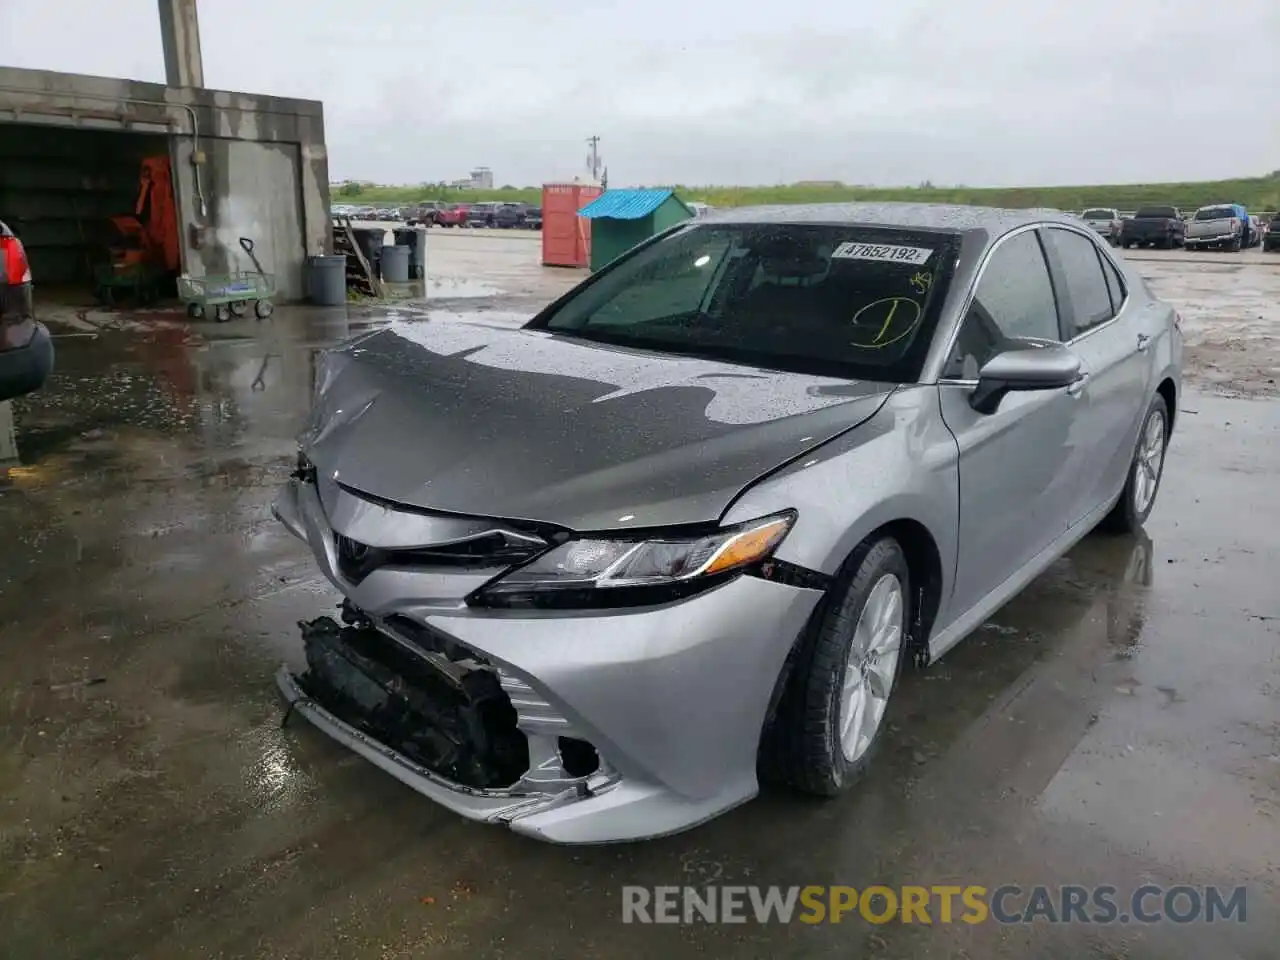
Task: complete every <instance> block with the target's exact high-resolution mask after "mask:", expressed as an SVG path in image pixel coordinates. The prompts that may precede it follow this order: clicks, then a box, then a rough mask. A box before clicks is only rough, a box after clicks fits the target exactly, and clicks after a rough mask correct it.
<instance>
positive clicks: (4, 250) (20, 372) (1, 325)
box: [0, 221, 53, 401]
mask: <svg viewBox="0 0 1280 960" xmlns="http://www.w3.org/2000/svg"><path fill="white" fill-rule="evenodd" d="M52 369H53V341H52V340H50V338H49V331H48V330H46V329H45V327H44V324H42V323H40V322H38V321H37V320H36V318H35V310H34V308H33V307H32V296H31V264H30V262H29V261H28V260H27V252H26V250H25V248H24V247H23V246H22V241H21V240H19V239H18V237H17V235H16V234H14V232H13V231H12V230H10V229H9V227H8V225H7V224H5V223H4V221H0V401H3V400H12V399H13V398H14V397H21V396H23V395H25V394H28V393H31V392H33V391H35V390H39V389H40V388H41V387H42V386H44V382H45V380H47V379H48V377H49V371H51V370H52Z"/></svg>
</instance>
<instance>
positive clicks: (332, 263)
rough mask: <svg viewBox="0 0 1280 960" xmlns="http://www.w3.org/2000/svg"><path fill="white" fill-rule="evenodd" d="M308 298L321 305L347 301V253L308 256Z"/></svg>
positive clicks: (332, 304) (327, 305)
mask: <svg viewBox="0 0 1280 960" xmlns="http://www.w3.org/2000/svg"><path fill="white" fill-rule="evenodd" d="M307 299H309V300H310V301H311V302H312V303H314V304H316V305H317V306H321V307H336V306H338V305H339V304H343V303H346V302H347V258H346V255H345V254H341V253H340V254H336V255H334V256H318V257H307Z"/></svg>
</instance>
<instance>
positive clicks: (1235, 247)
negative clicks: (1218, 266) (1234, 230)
mask: <svg viewBox="0 0 1280 960" xmlns="http://www.w3.org/2000/svg"><path fill="white" fill-rule="evenodd" d="M1240 247H1241V243H1240V238H1239V237H1236V238H1235V239H1234V240H1232V241H1231V245H1230V246H1229V247H1227V249H1228V250H1230V251H1231V252H1232V253H1239V252H1240Z"/></svg>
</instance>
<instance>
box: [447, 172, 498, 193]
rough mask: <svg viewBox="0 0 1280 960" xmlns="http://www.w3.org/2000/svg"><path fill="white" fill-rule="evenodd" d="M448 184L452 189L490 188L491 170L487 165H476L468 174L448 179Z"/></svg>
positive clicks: (491, 182)
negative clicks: (455, 178)
mask: <svg viewBox="0 0 1280 960" xmlns="http://www.w3.org/2000/svg"><path fill="white" fill-rule="evenodd" d="M448 186H449V187H451V188H452V189H454V190H492V189H493V171H492V170H490V169H489V168H488V167H476V168H475V169H474V170H472V171H471V175H470V176H468V177H463V178H462V179H461V180H450V181H449V183H448Z"/></svg>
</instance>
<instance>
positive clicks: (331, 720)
mask: <svg viewBox="0 0 1280 960" xmlns="http://www.w3.org/2000/svg"><path fill="white" fill-rule="evenodd" d="M275 513H276V515H277V517H279V518H280V520H281V521H282V522H283V523H284V524H285V525H286V526H287V527H288V528H289V529H290V530H291V531H293V532H294V533H295V534H297V535H298V536H300V537H302V539H304V540H305V541H306V542H307V543H308V544H310V546H311V547H312V551H313V553H314V554H315V555H316V559H317V562H318V563H319V565H320V567H321V569H322V570H323V572H324V573H325V575H326V576H327V577H328V578H329V579H330V580H331V581H332V582H333V583H334V585H335V586H337V587H338V588H339V589H340V590H341V591H342V592H343V593H344V594H345V595H346V596H347V597H348V599H349V600H350V601H351V602H352V604H354V605H355V606H356V607H358V608H359V609H360V610H362V611H364V612H365V613H367V614H368V615H369V616H370V617H371V618H373V619H374V621H375V622H378V623H380V624H383V625H385V624H387V623H388V621H390V622H391V623H392V624H395V623H397V622H399V623H404V622H408V621H411V622H412V623H414V624H418V625H421V626H422V627H425V628H427V629H429V630H431V631H433V632H434V633H435V634H437V635H441V636H444V637H447V638H448V639H449V641H450V642H452V643H457V644H459V645H461V646H463V647H465V648H466V649H468V650H471V651H474V652H475V653H476V654H477V655H478V656H479V657H480V658H483V660H484V661H485V662H486V663H488V664H490V665H491V667H492V669H494V670H495V671H496V672H497V674H498V676H499V679H500V682H501V685H502V688H503V690H504V691H505V692H506V693H507V695H508V696H509V697H510V699H511V703H512V705H513V707H514V708H515V711H516V713H517V725H518V727H519V729H520V730H521V731H522V732H523V733H525V734H526V736H527V737H528V741H529V749H530V769H529V771H528V772H527V773H526V775H525V777H524V778H522V779H521V780H520V781H519V782H518V783H517V784H515V785H514V786H513V787H512V788H510V789H506V790H475V789H471V788H468V787H465V786H463V785H461V784H458V783H455V782H452V781H450V780H447V779H445V778H443V777H441V776H439V775H438V774H436V773H433V772H432V771H431V770H428V769H426V768H424V767H422V766H421V765H418V764H416V763H414V762H413V761H412V760H410V759H408V758H407V757H405V756H403V755H402V754H400V753H397V752H396V751H395V750H394V749H391V748H390V747H388V746H387V745H386V744H385V743H381V742H378V741H376V740H373V739H371V738H370V737H368V736H366V735H365V734H364V733H362V732H361V731H359V730H356V729H355V728H353V727H352V726H350V725H349V724H346V723H344V722H343V721H342V720H341V719H339V718H338V717H337V716H335V715H334V713H333V712H331V711H330V710H327V709H325V707H324V706H323V705H321V704H318V703H315V702H313V701H311V700H309V699H308V698H307V696H306V694H305V693H304V691H303V689H302V686H300V685H299V683H298V681H297V678H296V677H295V676H293V675H292V674H291V673H290V672H289V670H288V669H286V668H282V669H281V671H280V673H279V674H278V675H277V683H278V684H279V686H280V689H281V691H282V692H283V693H284V695H285V697H286V698H287V699H288V700H289V701H290V703H292V704H293V709H294V710H295V711H296V712H298V713H301V714H302V715H303V716H304V717H306V718H307V719H308V720H309V721H311V722H312V723H314V724H315V725H316V726H317V727H319V728H320V729H321V730H323V731H324V732H325V733H326V734H328V735H329V736H330V737H333V738H334V739H335V740H337V741H339V742H340V743H343V744H344V745H346V746H347V747H349V748H350V749H352V750H354V751H355V752H357V753H359V754H360V755H361V756H363V757H365V758H366V759H368V760H369V761H371V762H372V763H374V764H376V765H377V766H378V767H380V768H381V769H383V770H385V771H386V772H388V773H390V774H391V775H392V776H394V777H396V778H397V779H399V780H400V781H401V782H403V783H405V784H407V785H408V786H410V787H411V788H413V789H414V790H417V791H418V792H419V793H422V794H423V795H425V796H427V797H430V798H431V799H433V800H435V801H436V802H438V803H440V804H441V805H443V806H445V807H447V808H448V809H450V810H452V811H454V812H455V813H459V814H461V815H462V816H465V817H468V818H470V819H473V820H480V821H486V822H497V823H505V824H507V825H509V826H510V827H511V829H513V830H515V831H517V832H520V833H524V834H527V835H530V836H534V837H537V838H539V839H543V840H549V841H552V842H557V843H603V842H611V841H624V840H635V839H643V838H648V837H654V836H661V835H663V834H669V833H674V832H677V831H680V830H684V829H687V828H689V827H692V826H695V825H696V824H698V823H701V822H703V821H706V820H709V819H711V818H712V817H714V816H716V815H718V814H720V813H722V812H724V811H725V810H727V809H729V808H731V807H733V806H736V805H737V804H740V803H743V802H744V801H746V800H749V799H751V798H752V797H753V796H755V794H756V792H757V791H758V784H757V780H756V764H757V754H758V747H759V741H760V734H761V731H762V729H763V725H764V721H765V716H766V712H767V709H768V705H769V701H770V697H771V694H772V692H773V688H774V684H775V681H776V680H777V678H778V676H779V674H780V672H781V670H782V666H783V663H784V661H785V659H786V656H787V653H788V652H789V650H790V648H791V645H792V643H793V641H794V640H795V638H796V636H797V635H798V634H799V633H800V631H801V630H802V629H803V628H804V625H805V623H806V621H807V620H808V618H809V615H810V614H811V612H812V611H813V609H814V607H815V606H816V604H817V602H818V600H819V599H820V597H821V593H820V592H819V591H817V590H811V589H805V588H800V587H795V586H790V585H786V584H781V583H776V582H772V581H766V580H760V579H756V578H753V577H747V576H744V577H740V578H738V579H737V580H734V581H731V582H730V583H727V584H725V585H723V586H721V587H719V588H717V589H714V590H711V591H709V592H707V593H705V594H700V595H698V596H696V597H693V598H691V599H688V600H686V601H684V602H680V603H674V604H670V605H665V606H660V607H646V608H637V609H627V610H619V611H611V610H601V611H575V612H571V613H567V614H566V613H560V614H558V615H557V614H554V613H544V612H535V611H530V612H526V611H485V610H476V609H472V608H468V607H466V606H465V605H463V604H462V603H460V602H459V601H458V600H457V599H451V598H450V596H449V595H450V594H452V595H453V597H458V596H461V595H463V594H462V593H461V591H458V592H454V591H451V590H446V589H443V588H442V576H441V574H440V572H439V571H431V570H423V571H411V570H405V569H402V568H401V569H395V568H390V569H383V570H378V571H375V572H374V573H372V574H370V575H369V576H367V577H366V578H364V579H363V580H361V581H360V583H358V584H353V583H350V582H347V581H346V580H345V579H344V578H343V577H342V575H341V573H340V571H339V570H338V567H337V560H336V556H335V553H334V550H333V547H332V543H333V531H332V530H331V529H330V528H329V526H328V521H327V519H326V517H325V515H324V511H323V509H322V507H321V504H320V498H319V495H318V493H317V491H316V488H315V486H314V484H310V483H306V482H300V481H294V482H292V483H291V484H290V485H289V486H288V487H286V489H285V490H284V491H283V492H282V494H281V496H280V499H279V500H278V501H277V503H276V505H275ZM447 579H450V580H452V579H454V578H452V577H449V578H447ZM458 579H461V580H468V579H469V578H467V577H465V576H464V577H459V578H458ZM469 589H471V587H470V586H469V585H467V591H468V592H469ZM561 737H568V738H574V739H580V740H584V741H586V742H588V743H590V744H591V745H592V746H594V748H595V749H596V751H597V752H598V754H599V757H600V768H599V770H598V771H597V772H595V773H593V774H592V775H591V776H588V777H585V778H569V779H567V778H566V777H565V775H564V771H563V769H562V767H561V766H560V764H559V762H558V760H557V758H556V757H555V756H554V751H555V744H556V743H557V742H558V741H559V738H561Z"/></svg>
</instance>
